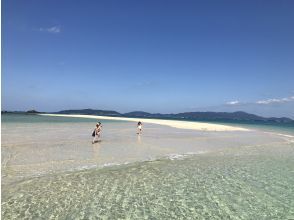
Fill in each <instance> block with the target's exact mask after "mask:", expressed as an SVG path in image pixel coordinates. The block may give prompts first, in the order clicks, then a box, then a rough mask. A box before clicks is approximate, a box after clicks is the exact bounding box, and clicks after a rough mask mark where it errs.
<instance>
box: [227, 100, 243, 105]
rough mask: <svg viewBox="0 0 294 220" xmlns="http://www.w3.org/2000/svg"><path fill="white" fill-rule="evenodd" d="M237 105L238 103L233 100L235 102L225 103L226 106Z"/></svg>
mask: <svg viewBox="0 0 294 220" xmlns="http://www.w3.org/2000/svg"><path fill="white" fill-rule="evenodd" d="M239 103H240V102H239V101H237V100H235V101H231V102H227V103H226V104H227V105H237V104H239Z"/></svg>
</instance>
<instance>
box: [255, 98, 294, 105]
mask: <svg viewBox="0 0 294 220" xmlns="http://www.w3.org/2000/svg"><path fill="white" fill-rule="evenodd" d="M291 101H294V96H291V97H286V98H280V99H266V100H259V101H257V102H256V104H262V105H268V104H272V103H284V102H291Z"/></svg>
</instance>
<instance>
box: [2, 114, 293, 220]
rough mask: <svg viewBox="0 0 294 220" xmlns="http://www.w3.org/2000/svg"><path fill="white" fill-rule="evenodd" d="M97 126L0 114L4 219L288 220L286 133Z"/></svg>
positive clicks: (289, 141) (289, 138)
mask: <svg viewBox="0 0 294 220" xmlns="http://www.w3.org/2000/svg"><path fill="white" fill-rule="evenodd" d="M96 122H97V121H96V120H93V119H78V118H61V117H45V116H34V115H8V114H4V115H2V129H1V130H2V134H1V137H2V141H1V144H2V147H1V153H2V164H1V168H2V204H1V205H2V219H294V137H293V136H294V132H293V130H291V128H283V127H276V126H268V127H260V126H259V125H257V126H255V125H252V126H251V128H252V129H253V130H252V131H249V132H240V131H239V132H207V131H192V130H181V129H175V128H170V127H167V126H159V125H153V124H145V125H144V130H143V134H142V135H141V136H137V135H136V124H134V123H132V122H123V121H119V122H118V121H109V120H103V121H101V122H102V124H103V131H102V137H101V142H99V143H96V144H91V140H92V138H91V131H92V130H93V128H94V126H95V123H96ZM283 134H285V135H283Z"/></svg>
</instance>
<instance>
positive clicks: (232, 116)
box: [52, 109, 294, 124]
mask: <svg viewBox="0 0 294 220" xmlns="http://www.w3.org/2000/svg"><path fill="white" fill-rule="evenodd" d="M52 113H54V114H85V115H100V116H115V117H133V118H135V117H137V118H157V119H181V120H199V121H202V120H203V121H214V120H224V121H244V122H271V123H291V124H292V123H293V124H294V120H293V119H291V118H287V117H280V118H279V117H262V116H258V115H255V114H251V113H247V112H243V111H236V112H212V111H209V112H183V113H169V114H162V113H149V112H144V111H132V112H128V113H119V112H117V111H112V110H96V109H80V110H62V111H58V112H52Z"/></svg>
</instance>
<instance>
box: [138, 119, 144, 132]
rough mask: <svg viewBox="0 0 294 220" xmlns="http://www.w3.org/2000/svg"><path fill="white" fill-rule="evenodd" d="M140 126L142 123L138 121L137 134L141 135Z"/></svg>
mask: <svg viewBox="0 0 294 220" xmlns="http://www.w3.org/2000/svg"><path fill="white" fill-rule="evenodd" d="M142 126H143V124H142V122H140V121H139V122H138V124H137V127H138V132H137V134H142Z"/></svg>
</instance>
